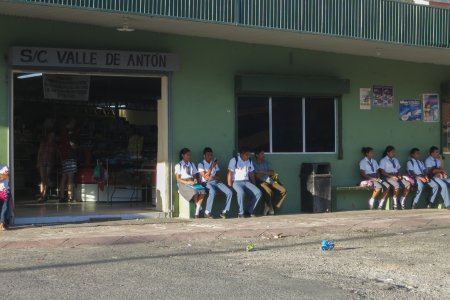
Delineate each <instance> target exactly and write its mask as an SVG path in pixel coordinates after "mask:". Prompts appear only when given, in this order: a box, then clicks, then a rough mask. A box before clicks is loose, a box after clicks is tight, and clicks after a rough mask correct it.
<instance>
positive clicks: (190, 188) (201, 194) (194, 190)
mask: <svg viewBox="0 0 450 300" xmlns="http://www.w3.org/2000/svg"><path fill="white" fill-rule="evenodd" d="M175 176H176V180H177V185H178V191H179V193H180V195H181V196H182V197H183V198H184V199H185V200H187V201H194V202H195V205H196V208H195V218H200V213H201V211H202V209H203V208H202V204H203V200H204V199H205V195H206V191H205V189H204V188H203V187H202V186H199V185H198V184H197V183H198V181H197V178H196V177H197V176H198V171H197V168H196V167H195V165H194V164H193V163H192V162H191V150H189V149H188V148H183V149H181V151H180V162H179V163H177V164H176V165H175Z"/></svg>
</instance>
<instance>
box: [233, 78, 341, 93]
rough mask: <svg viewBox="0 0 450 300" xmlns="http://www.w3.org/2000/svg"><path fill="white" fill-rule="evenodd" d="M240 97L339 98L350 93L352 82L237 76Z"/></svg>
mask: <svg viewBox="0 0 450 300" xmlns="http://www.w3.org/2000/svg"><path fill="white" fill-rule="evenodd" d="M235 90H236V94H238V95H291V96H294V95H299V96H339V95H342V94H347V93H349V91H350V80H348V79H340V78H335V77H317V76H314V77H312V76H311V77H309V76H286V75H237V76H236V81H235Z"/></svg>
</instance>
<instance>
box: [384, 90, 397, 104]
mask: <svg viewBox="0 0 450 300" xmlns="http://www.w3.org/2000/svg"><path fill="white" fill-rule="evenodd" d="M392 106H394V87H393V86H383V107H392Z"/></svg>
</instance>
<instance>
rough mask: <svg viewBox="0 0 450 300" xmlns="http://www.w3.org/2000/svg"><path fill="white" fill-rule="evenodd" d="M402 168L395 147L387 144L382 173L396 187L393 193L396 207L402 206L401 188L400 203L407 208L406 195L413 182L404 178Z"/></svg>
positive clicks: (382, 162)
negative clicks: (401, 173) (401, 191)
mask: <svg viewBox="0 0 450 300" xmlns="http://www.w3.org/2000/svg"><path fill="white" fill-rule="evenodd" d="M400 168H401V165H400V162H399V161H398V159H397V158H396V157H395V148H394V147H393V146H387V147H386V149H385V150H384V152H383V158H382V159H381V161H380V173H381V175H382V176H383V177H384V179H385V180H386V181H387V182H388V183H389V184H390V185H391V186H392V188H393V189H394V193H393V195H392V202H393V206H394V209H399V208H400V207H399V205H398V195H399V194H400V189H403V194H402V197H401V199H400V205H401V208H402V209H405V201H406V197H407V196H408V194H409V190H410V188H411V183H410V182H409V181H408V180H406V179H403V176H401V175H400Z"/></svg>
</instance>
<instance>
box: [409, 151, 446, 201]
mask: <svg viewBox="0 0 450 300" xmlns="http://www.w3.org/2000/svg"><path fill="white" fill-rule="evenodd" d="M409 154H410V159H409V160H408V163H407V164H406V169H407V170H408V173H409V175H410V176H411V177H412V178H414V180H415V181H416V185H417V189H416V196H415V197H414V200H413V203H412V209H417V208H418V206H417V205H418V203H419V199H420V196H421V195H422V191H423V187H424V185H428V186H429V187H430V188H431V190H432V193H431V197H430V200H429V201H428V203H434V200H435V199H436V196H437V194H438V192H439V185H438V184H437V183H436V182H435V181H433V180H431V179H430V178H429V177H428V175H427V168H426V167H425V164H424V163H423V162H422V161H421V160H420V150H419V149H418V148H413V149H411V151H410V153H409ZM446 189H447V187H446V188H445V189H443V192H444V193H445V192H446ZM441 194H442V193H441ZM447 196H448V194H447ZM443 197H445V194H444V196H443Z"/></svg>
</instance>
